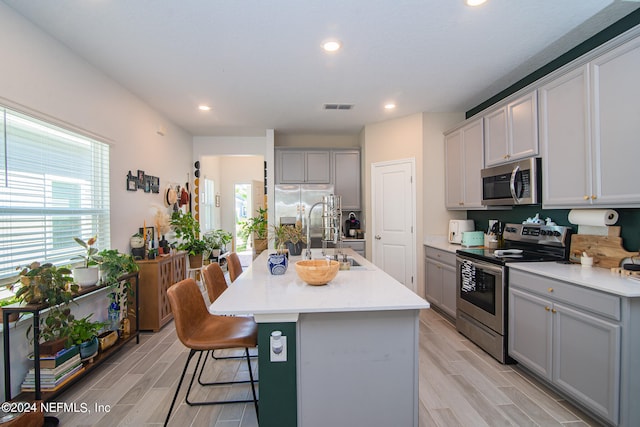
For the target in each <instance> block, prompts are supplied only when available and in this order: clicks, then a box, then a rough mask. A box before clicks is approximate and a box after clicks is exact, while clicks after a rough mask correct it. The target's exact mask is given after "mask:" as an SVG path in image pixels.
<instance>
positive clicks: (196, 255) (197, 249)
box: [171, 211, 207, 268]
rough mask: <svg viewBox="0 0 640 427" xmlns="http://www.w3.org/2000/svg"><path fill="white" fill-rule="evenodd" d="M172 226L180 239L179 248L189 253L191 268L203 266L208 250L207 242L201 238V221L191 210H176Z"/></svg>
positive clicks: (172, 218) (172, 216) (172, 217)
mask: <svg viewBox="0 0 640 427" xmlns="http://www.w3.org/2000/svg"><path fill="white" fill-rule="evenodd" d="M171 226H172V227H173V230H174V231H175V233H176V237H177V238H178V239H180V241H179V242H177V247H178V250H181V251H186V252H187V253H188V254H189V266H190V267H191V268H199V267H202V258H203V254H204V253H205V252H206V251H207V243H206V242H205V241H204V240H201V239H200V223H199V222H198V221H196V219H195V218H194V217H193V216H192V215H191V212H187V213H186V214H185V213H182V211H177V212H174V213H173V215H171Z"/></svg>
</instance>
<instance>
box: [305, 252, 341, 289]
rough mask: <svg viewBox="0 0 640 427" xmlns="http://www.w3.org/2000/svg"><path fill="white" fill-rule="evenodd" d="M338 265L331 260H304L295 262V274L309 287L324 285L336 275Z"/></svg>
mask: <svg viewBox="0 0 640 427" xmlns="http://www.w3.org/2000/svg"><path fill="white" fill-rule="evenodd" d="M339 267H340V263H339V262H338V261H333V260H324V259H306V260H302V261H298V262H296V273H298V276H299V277H300V279H302V281H303V282H306V283H308V284H310V285H314V286H319V285H326V284H327V283H329V282H330V281H331V280H333V278H334V277H336V274H338V268H339Z"/></svg>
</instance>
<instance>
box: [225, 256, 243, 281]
mask: <svg viewBox="0 0 640 427" xmlns="http://www.w3.org/2000/svg"><path fill="white" fill-rule="evenodd" d="M227 269H228V270H229V279H230V280H231V283H233V282H235V281H236V279H237V278H238V276H239V275H241V274H242V264H240V258H238V254H237V253H235V252H231V253H230V254H229V255H228V256H227Z"/></svg>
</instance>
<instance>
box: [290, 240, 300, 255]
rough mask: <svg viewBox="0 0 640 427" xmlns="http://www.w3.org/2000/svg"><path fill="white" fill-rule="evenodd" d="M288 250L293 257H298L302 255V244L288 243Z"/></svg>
mask: <svg viewBox="0 0 640 427" xmlns="http://www.w3.org/2000/svg"><path fill="white" fill-rule="evenodd" d="M287 248H288V249H289V254H290V255H291V256H298V255H300V254H302V242H297V243H291V242H287Z"/></svg>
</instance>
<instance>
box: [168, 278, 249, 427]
mask: <svg viewBox="0 0 640 427" xmlns="http://www.w3.org/2000/svg"><path fill="white" fill-rule="evenodd" d="M167 297H168V298H169V303H170V304H171V310H172V312H173V316H174V321H175V326H176V334H177V335H178V338H179V339H180V342H182V344H184V345H185V346H186V347H187V348H189V356H188V357H187V361H186V363H185V365H184V369H183V370H182V375H180V380H179V381H178V386H177V388H176V392H175V394H174V395H173V400H172V401H171V406H170V407H169V412H168V413H167V418H166V419H165V421H164V425H165V427H166V426H167V424H168V423H169V419H170V417H171V412H172V411H173V407H174V405H175V403H176V399H177V397H178V393H179V392H180V387H181V386H182V381H183V380H184V376H185V374H186V373H187V368H188V367H189V363H190V362H191V359H192V358H193V356H195V354H196V353H198V361H197V362H196V367H195V369H194V371H193V375H192V376H191V381H190V382H189V388H188V389H187V393H186V395H185V402H187V404H188V405H190V406H199V405H216V404H226V403H245V402H253V404H254V406H255V410H256V416H257V415H258V398H257V396H256V388H255V381H254V379H253V371H252V370H251V361H250V359H249V347H256V346H257V345H258V325H257V324H256V323H255V321H254V320H253V318H251V317H245V316H238V317H235V316H217V315H213V314H211V313H209V311H208V310H207V306H206V304H205V302H204V298H202V293H201V292H200V289H198V285H197V284H196V282H195V281H194V280H193V279H191V278H188V279H185V280H182V281H180V282H178V283H176V284H175V285H173V286H171V287H170V288H169V289H168V290H167ZM238 347H244V349H245V354H246V359H247V365H248V368H249V378H250V379H249V381H248V382H250V383H251V391H252V393H253V399H251V400H215V401H197V402H191V401H190V400H189V393H190V392H191V387H192V385H193V380H194V379H195V377H196V372H198V368H199V366H200V362H201V361H202V357H203V353H206V354H204V357H205V362H206V359H207V358H208V357H207V356H208V354H209V353H210V352H211V351H213V350H221V349H227V348H238ZM243 382H245V383H246V382H247V381H227V382H216V383H207V385H230V384H238V383H243Z"/></svg>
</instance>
